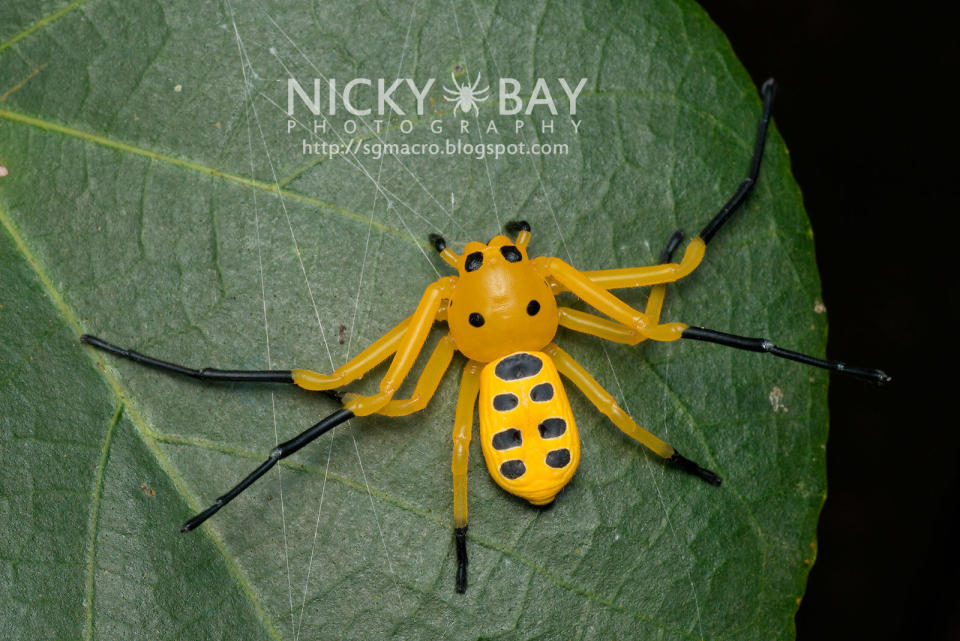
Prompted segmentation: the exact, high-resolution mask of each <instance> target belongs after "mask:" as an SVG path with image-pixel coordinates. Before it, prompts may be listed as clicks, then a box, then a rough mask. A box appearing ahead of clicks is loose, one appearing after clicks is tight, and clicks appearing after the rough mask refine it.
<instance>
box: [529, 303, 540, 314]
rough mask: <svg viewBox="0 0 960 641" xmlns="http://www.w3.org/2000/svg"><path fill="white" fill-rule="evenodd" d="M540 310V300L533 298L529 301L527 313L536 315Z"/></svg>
mask: <svg viewBox="0 0 960 641" xmlns="http://www.w3.org/2000/svg"><path fill="white" fill-rule="evenodd" d="M539 312H540V301H538V300H537V299H533V300H532V301H530V302H529V303H527V315H529V316H536V315H537V314H538V313H539Z"/></svg>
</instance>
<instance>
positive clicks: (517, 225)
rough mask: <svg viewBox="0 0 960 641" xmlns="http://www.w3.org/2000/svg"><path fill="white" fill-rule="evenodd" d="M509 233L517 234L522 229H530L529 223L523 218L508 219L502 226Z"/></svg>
mask: <svg viewBox="0 0 960 641" xmlns="http://www.w3.org/2000/svg"><path fill="white" fill-rule="evenodd" d="M503 227H504V229H505V230H506V231H507V233H509V234H518V233H520V232H522V231H530V223H528V222H527V221H525V220H508V221H507V224H506V225H504V226H503Z"/></svg>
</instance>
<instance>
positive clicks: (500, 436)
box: [493, 427, 523, 474]
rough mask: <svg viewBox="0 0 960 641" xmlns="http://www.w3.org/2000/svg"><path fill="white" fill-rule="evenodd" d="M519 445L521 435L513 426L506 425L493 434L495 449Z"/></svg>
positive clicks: (506, 448) (505, 448)
mask: <svg viewBox="0 0 960 641" xmlns="http://www.w3.org/2000/svg"><path fill="white" fill-rule="evenodd" d="M521 445H523V435H522V434H521V433H520V430H518V429H517V428H515V427H508V428H507V429H505V430H501V431H499V432H497V433H496V434H494V435H493V449H495V450H509V449H512V448H514V447H520V446H521ZM522 473H523V472H521V474H522Z"/></svg>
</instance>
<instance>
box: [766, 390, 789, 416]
mask: <svg viewBox="0 0 960 641" xmlns="http://www.w3.org/2000/svg"><path fill="white" fill-rule="evenodd" d="M767 398H769V399H770V406H771V407H772V408H773V411H774V412H783V413H784V414H786V413H787V412H789V411H790V410H789V409H787V407H786V406H785V405H784V404H783V390H782V389H780V388H779V387H777V386H776V385H774V386H773V389H772V390H770V396H768V397H767Z"/></svg>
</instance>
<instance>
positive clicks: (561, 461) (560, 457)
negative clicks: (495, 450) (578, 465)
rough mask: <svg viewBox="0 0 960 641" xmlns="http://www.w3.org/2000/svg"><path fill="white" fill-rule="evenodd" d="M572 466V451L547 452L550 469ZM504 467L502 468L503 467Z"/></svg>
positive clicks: (563, 449) (565, 449)
mask: <svg viewBox="0 0 960 641" xmlns="http://www.w3.org/2000/svg"><path fill="white" fill-rule="evenodd" d="M569 464H570V450H568V449H567V448H565V447H564V448H562V449H559V450H550V451H549V452H547V465H549V466H550V467H555V468H561V467H566V466H567V465H569ZM501 467H502V466H501Z"/></svg>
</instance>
